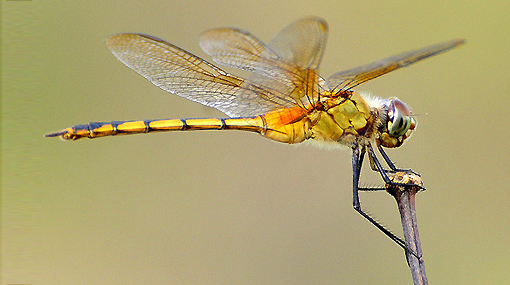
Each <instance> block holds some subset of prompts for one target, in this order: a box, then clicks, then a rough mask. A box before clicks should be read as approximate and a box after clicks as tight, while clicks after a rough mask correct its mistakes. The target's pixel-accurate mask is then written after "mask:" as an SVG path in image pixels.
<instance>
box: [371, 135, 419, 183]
mask: <svg viewBox="0 0 510 285" xmlns="http://www.w3.org/2000/svg"><path fill="white" fill-rule="evenodd" d="M379 150H382V149H379ZM381 154H383V157H385V159H384V160H385V161H386V162H390V163H391V160H390V159H389V157H388V155H386V153H385V152H384V151H382V152H381ZM368 155H369V156H370V162H371V165H372V164H373V165H374V166H375V168H376V169H374V170H375V171H377V172H379V174H381V177H382V179H383V180H384V183H386V184H391V185H395V186H397V185H401V186H416V187H418V188H419V189H421V190H422V191H423V190H425V187H423V186H421V185H415V184H401V183H396V182H393V181H391V179H390V178H389V177H388V174H387V172H395V171H402V172H411V173H414V172H413V171H412V170H401V169H397V168H395V169H392V170H391V171H388V170H386V169H384V168H383V167H382V165H381V163H380V162H379V159H377V156H376V155H375V152H374V149H373V147H372V145H368ZM388 165H390V164H389V163H388ZM391 165H393V163H391ZM374 166H372V167H374ZM390 167H391V166H390ZM393 167H395V165H393ZM415 174H416V173H415ZM416 175H418V176H419V174H416Z"/></svg>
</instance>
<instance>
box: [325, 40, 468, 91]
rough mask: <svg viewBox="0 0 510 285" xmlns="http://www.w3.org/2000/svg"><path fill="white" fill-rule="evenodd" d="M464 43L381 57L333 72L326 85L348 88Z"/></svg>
mask: <svg viewBox="0 0 510 285" xmlns="http://www.w3.org/2000/svg"><path fill="white" fill-rule="evenodd" d="M463 43H464V40H459V39H457V40H452V41H449V42H443V43H439V44H435V45H431V46H428V47H424V48H421V49H418V50H413V51H408V52H405V53H401V54H398V55H395V56H392V57H389V58H386V59H382V60H379V61H376V62H372V63H370V64H367V65H364V66H360V67H357V68H353V69H349V70H346V71H341V72H338V73H335V74H333V75H332V76H331V77H330V78H329V79H328V81H327V82H328V85H329V86H330V87H331V88H332V89H333V90H334V91H340V90H349V89H351V88H354V87H356V86H358V85H360V84H361V83H363V82H366V81H369V80H371V79H374V78H376V77H379V76H381V75H384V74H386V73H388V72H390V71H393V70H396V69H399V68H401V67H406V66H408V65H411V64H413V63H415V62H418V61H420V60H423V59H426V58H428V57H431V56H433V55H436V54H439V53H442V52H445V51H447V50H449V49H452V48H454V47H456V46H458V45H461V44H463Z"/></svg>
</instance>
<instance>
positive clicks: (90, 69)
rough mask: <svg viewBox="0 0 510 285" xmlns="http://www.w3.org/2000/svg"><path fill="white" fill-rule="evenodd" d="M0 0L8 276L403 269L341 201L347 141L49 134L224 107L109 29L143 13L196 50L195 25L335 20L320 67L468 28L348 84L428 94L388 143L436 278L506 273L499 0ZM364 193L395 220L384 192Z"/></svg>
mask: <svg viewBox="0 0 510 285" xmlns="http://www.w3.org/2000/svg"><path fill="white" fill-rule="evenodd" d="M1 5H2V22H1V23H2V85H1V88H2V90H1V91H2V112H1V115H2V117H1V123H2V125H1V130H2V133H1V138H2V151H1V155H2V177H1V178H2V179H1V183H2V184H1V185H2V213H1V214H2V227H1V232H2V236H1V241H2V244H1V245H2V254H1V256H2V268H1V269H2V272H1V278H2V281H1V282H2V284H7V283H9V284H10V283H16V284H18V283H23V284H410V283H411V277H410V273H409V270H408V268H407V264H406V262H405V258H404V254H403V251H402V250H401V249H400V248H399V247H398V246H397V245H395V244H394V243H393V242H391V241H390V240H389V239H388V238H386V237H385V236H384V235H383V234H381V233H380V232H379V231H378V230H377V229H375V228H374V227H373V226H372V225H370V224H369V223H368V222H366V221H365V220H364V219H363V218H362V217H361V216H359V215H358V214H357V213H356V212H355V211H353V210H352V206H351V203H352V202H351V199H352V197H351V195H352V193H351V192H352V191H351V187H352V186H351V169H350V163H351V162H350V152H349V151H347V150H346V151H337V150H324V149H318V148H313V147H309V146H298V147H294V146H288V145H285V144H278V143H274V142H272V141H269V140H266V139H264V138H263V137H261V136H258V135H256V134H251V133H242V132H213V131H211V132H188V133H166V134H154V135H138V136H127V137H115V138H105V139H98V140H92V141H91V140H83V141H78V142H62V141H59V140H58V139H48V138H43V135H44V134H45V133H47V132H50V131H56V130H60V129H62V128H65V127H68V126H70V125H73V124H80V123H87V122H90V121H110V120H129V119H149V118H152V119H156V118H179V117H209V116H222V114H221V113H219V112H218V111H216V110H212V109H210V108H207V107H203V106H201V105H199V104H196V103H193V102H191V101H188V100H186V99H182V98H179V97H177V96H174V95H170V94H168V93H165V92H164V91H161V90H159V89H158V88H157V87H155V86H153V85H152V84H150V83H149V82H147V81H146V80H145V79H144V78H142V77H141V76H139V75H137V74H135V73H134V72H133V71H131V70H130V69H128V68H127V67H125V66H124V65H123V64H121V63H120V62H118V61H117V60H116V59H115V58H114V56H112V55H111V54H110V52H109V51H108V50H107V48H106V47H105V42H104V40H105V38H106V37H107V36H108V35H111V34H114V33H120V32H141V33H146V34H149V35H154V36H157V37H160V38H162V39H165V40H167V41H169V42H171V43H174V44H176V45H178V46H180V47H182V48H184V49H186V50H189V51H191V52H193V53H195V54H197V55H199V56H204V53H203V52H202V51H201V50H200V48H199V46H198V35H199V33H200V32H202V31H204V30H207V29H210V28H215V27H221V26H232V27H238V28H242V29H245V30H247V31H250V32H252V33H253V34H255V35H256V36H257V37H259V38H260V39H262V40H264V41H266V42H267V41H269V40H270V39H271V38H272V36H274V35H275V34H276V33H277V32H278V31H279V30H280V29H281V28H283V27H284V26H285V25H287V24H289V23H291V22H292V21H295V20H296V19H298V18H300V17H303V16H307V15H317V16H320V17H323V18H324V19H326V20H327V21H328V23H329V28H330V33H329V39H328V46H327V48H326V54H325V56H324V59H323V62H322V67H321V74H322V75H323V76H325V77H328V76H329V75H331V74H332V73H334V72H336V71H340V70H344V69H347V68H351V67H355V66H358V65H361V64H365V63H368V62H371V61H374V60H377V59H381V58H384V57H387V56H390V55H393V54H396V53H400V52H403V51H407V50H410V49H415V48H419V47H423V46H426V45H429V44H433V43H436V42H440V41H445V40H450V39H453V38H459V37H462V38H466V39H467V45H465V46H463V47H461V48H459V49H456V50H453V51H450V52H448V53H446V54H442V55H440V56H437V57H434V58H432V59H428V60H426V61H424V62H422V63H419V64H416V65H414V66H412V67H410V68H407V69H403V70H400V71H396V72H393V73H391V74H389V75H386V76H384V77H381V78H379V79H376V80H374V81H371V82H369V83H366V84H363V85H362V86H360V87H359V88H358V90H362V91H363V90H364V91H371V92H373V93H374V94H378V95H379V96H381V97H390V96H397V97H399V98H401V99H402V100H404V101H405V102H407V103H408V104H409V105H410V106H411V107H412V108H413V111H414V112H415V113H419V114H422V115H420V116H419V117H418V129H417V131H416V132H415V134H414V136H413V137H412V139H410V140H409V142H407V143H406V144H405V145H404V146H403V147H401V148H400V149H396V150H390V151H388V153H389V155H390V156H391V157H392V159H393V160H394V161H396V163H397V164H398V165H400V166H402V167H411V168H413V169H414V170H415V171H417V172H420V173H421V174H422V176H423V179H424V181H425V186H426V187H427V189H428V190H427V191H425V192H423V193H419V194H418V197H417V208H418V218H419V226H420V233H421V238H422V244H423V250H424V253H425V256H424V258H425V261H426V268H427V272H428V277H429V280H430V282H431V283H433V284H482V283H484V284H504V283H506V282H508V272H509V270H510V257H509V256H510V238H509V236H510V218H509V216H510V191H509V185H510V172H509V170H508V169H509V149H508V141H509V139H510V132H509V130H508V126H509V124H510V116H509V115H508V105H509V103H510V98H509V92H510V88H509V74H510V56H509V54H510V53H509V51H510V48H509V47H510V37H508V31H509V30H510V21H509V20H508V12H509V11H510V2H508V1H481V0H480V1H458V0H457V1H448V2H445V1H415V2H409V1H359V0H356V1H354V0H345V1H288V0H284V1H273V0H263V1H242V0H241V1H192V0H176V1H161V0H160V1H149V2H142V1H97V2H95V1H82V2H78V1H36V0H33V1H23V2H16V1H2V3H1ZM205 58H206V59H208V58H207V57H205ZM365 173H368V171H366V172H365ZM363 181H365V182H367V183H369V184H372V183H378V181H379V180H378V179H375V178H374V177H368V178H366V179H364V180H363ZM362 203H364V206H365V207H366V208H367V209H368V210H369V211H370V212H371V213H372V214H373V215H375V216H376V217H377V218H378V219H379V220H381V221H383V223H384V224H385V225H387V226H388V227H390V228H391V229H393V230H394V231H395V232H397V233H400V232H401V230H400V222H399V216H398V213H397V208H396V205H395V202H394V201H393V199H392V198H391V197H390V196H389V195H388V194H386V193H364V194H363V196H362Z"/></svg>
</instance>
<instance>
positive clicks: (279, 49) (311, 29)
mask: <svg viewBox="0 0 510 285" xmlns="http://www.w3.org/2000/svg"><path fill="white" fill-rule="evenodd" d="M326 38H327V24H326V22H325V21H324V20H322V19H319V18H306V19H301V20H299V21H296V22H294V23H292V24H291V25H289V26H287V27H286V28H284V29H283V30H282V31H280V32H279V33H278V34H277V35H276V37H275V38H274V39H273V40H272V41H271V42H270V43H269V45H265V44H264V43H262V42H261V41H259V40H258V39H257V38H255V37H254V36H253V35H251V34H250V33H248V32H245V31H242V30H239V29H233V28H220V29H212V30H209V31H206V32H204V33H202V35H201V37H200V45H201V47H202V49H203V50H204V51H205V52H206V53H207V54H209V55H211V56H212V58H213V60H214V61H215V62H217V63H219V64H222V65H225V66H230V67H234V68H238V69H242V70H248V71H251V72H254V73H255V74H254V75H252V76H250V77H249V81H250V82H254V83H257V84H259V85H262V86H265V87H267V88H268V89H270V90H275V91H278V92H279V93H281V94H283V95H284V96H285V97H286V98H289V97H291V98H293V99H294V100H296V101H298V103H299V101H300V100H301V98H302V97H304V96H310V95H311V94H310V93H312V92H310V90H313V89H311V88H310V87H311V86H310V84H312V85H313V84H315V85H316V83H317V81H318V80H319V77H318V74H317V69H318V66H319V64H320V61H321V58H322V55H323V53H324V47H325V44H326ZM314 89H317V88H314ZM315 92H316V91H315ZM309 100H310V99H309Z"/></svg>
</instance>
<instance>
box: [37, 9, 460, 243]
mask: <svg viewBox="0 0 510 285" xmlns="http://www.w3.org/2000/svg"><path fill="white" fill-rule="evenodd" d="M327 34H328V25H327V23H326V21H325V20H323V19H321V18H318V17H309V18H304V19H300V20H298V21H296V22H294V23H292V24H290V25H289V26H287V27H285V28H284V29H283V30H281V31H280V32H279V33H278V34H277V35H276V36H275V37H274V39H273V40H271V41H270V42H269V44H264V43H263V42H262V41H260V40H258V39H257V38H256V37H255V36H253V35H252V34H250V33H248V32H246V31H243V30H240V29H236V28H217V29H211V30H208V31H205V32H203V33H202V34H201V35H200V46H201V48H202V49H203V51H204V52H205V53H207V54H208V55H209V56H211V57H212V59H213V61H214V62H215V63H217V64H219V65H222V66H227V67H232V68H236V69H239V70H244V71H248V72H249V74H250V75H249V76H247V77H246V78H241V77H238V76H235V75H233V74H229V73H227V72H226V71H224V70H223V69H221V68H219V67H218V66H216V65H214V64H212V63H210V62H208V61H206V60H204V59H202V58H200V57H198V56H196V55H193V54H192V53H190V52H187V51H185V50H183V49H181V48H179V47H177V46H175V45H173V44H170V43H168V42H165V41H164V40H161V39H158V38H156V37H152V36H148V35H144V34H134V33H125V34H117V35H113V36H110V37H109V38H107V41H106V44H107V47H108V48H109V49H110V50H111V52H112V53H113V54H114V55H115V56H116V57H117V58H118V59H119V60H120V61H121V62H123V63H124V64H125V65H127V66H128V67H130V68H131V69H133V70H134V71H136V72H137V73H139V74H140V75H142V76H143V77H145V78H146V79H148V80H149V81H150V82H152V83H153V84H154V85H156V86H158V87H160V88H161V89H163V90H165V91H168V92H169V93H172V94H176V95H178V96H181V97H184V98H186V99H189V100H192V101H195V102H198V103H201V104H203V105H205V106H208V107H212V108H215V109H218V110H219V111H221V112H223V113H224V114H226V115H227V116H228V117H225V118H188V119H158V120H137V121H112V122H91V123H88V124H84V125H75V126H72V127H69V128H66V129H64V130H62V131H59V132H54V133H50V134H47V135H46V137H61V138H62V139H64V140H78V139H82V138H99V137H105V136H115V135H124V134H138V133H153V132H166V131H194V130H240V131H249V132H256V133H259V134H261V135H262V136H264V137H266V138H268V139H270V140H274V141H277V142H282V143H288V144H297V143H302V142H305V141H316V142H321V143H329V144H333V145H342V146H346V147H348V148H350V149H351V150H352V171H353V207H354V209H355V210H356V211H357V212H358V213H359V214H361V215H362V216H363V217H364V218H366V219H367V220H368V221H370V222H371V223H372V224H373V225H375V226H376V227H377V228H378V229H380V230H381V231H382V232H383V233H385V234H386V235H387V236H388V237H390V238H391V239H392V240H393V241H395V242H396V243H397V244H399V245H400V246H401V247H403V248H404V249H406V246H405V243H404V242H403V241H402V239H400V238H399V237H397V236H396V235H394V234H393V233H392V232H391V231H389V230H388V229H386V228H385V227H384V226H382V225H381V224H379V223H378V222H377V221H376V220H375V219H374V218H372V216H370V215H368V214H367V213H366V211H364V210H363V209H362V207H361V203H360V199H359V191H374V190H382V189H385V188H382V187H381V188H377V187H373V188H364V187H360V186H359V181H360V173H361V166H362V163H363V160H364V157H365V154H366V153H368V158H369V161H370V166H371V168H372V170H374V171H377V172H379V173H380V175H381V177H382V179H383V180H384V182H386V183H388V184H395V182H392V181H391V179H390V177H389V176H391V175H392V173H397V172H402V171H405V172H408V173H410V172H412V171H411V170H410V169H409V170H402V169H398V168H397V167H396V166H395V165H394V164H393V162H392V161H391V160H390V158H389V157H388V155H387V154H386V153H385V151H384V150H383V147H384V148H397V147H400V146H401V145H402V144H403V143H404V142H405V141H406V139H408V138H409V137H410V136H411V134H412V132H413V131H414V129H415V128H416V123H417V122H416V118H415V116H414V115H413V114H412V112H411V110H410V108H409V107H408V106H407V105H406V104H405V103H404V102H403V101H401V100H399V99H398V98H388V99H380V98H377V97H372V96H366V95H364V94H362V93H359V92H356V91H354V90H353V89H354V88H355V87H357V86H359V85H360V84H362V83H364V82H367V81H369V80H371V79H374V78H376V77H379V76H381V75H384V74H386V73H388V72H391V71H394V70H397V69H399V68H402V67H406V66H409V65H411V64H413V63H416V62H418V61H421V60H423V59H426V58H428V57H431V56H434V55H437V54H439V53H442V52H445V51H447V50H450V49H452V48H455V47H457V46H459V45H461V44H463V43H464V40H462V39H455V40H451V41H447V42H442V43H439V44H435V45H431V46H427V47H424V48H421V49H417V50H413V51H408V52H404V53H401V54H398V55H395V56H392V57H389V58H386V59H383V60H379V61H375V62H373V63H370V64H367V65H363V66H360V67H357V68H353V69H349V70H346V71H341V72H338V73H335V74H333V75H332V76H331V77H329V78H328V79H327V80H326V79H324V78H323V77H321V76H320V75H319V72H318V68H319V65H320V63H321V59H322V56H323V54H324V50H325V46H326V38H327ZM376 151H378V152H379V156H381V157H382V158H383V159H384V161H385V162H386V164H387V165H388V167H389V169H386V168H384V167H383V166H382V164H381V162H380V161H379V159H378V155H377V154H376ZM412 173H414V172H412ZM420 187H421V186H420ZM406 250H407V249H406Z"/></svg>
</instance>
